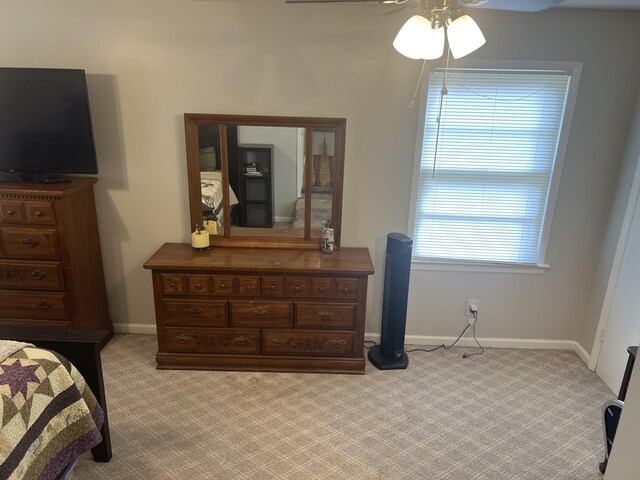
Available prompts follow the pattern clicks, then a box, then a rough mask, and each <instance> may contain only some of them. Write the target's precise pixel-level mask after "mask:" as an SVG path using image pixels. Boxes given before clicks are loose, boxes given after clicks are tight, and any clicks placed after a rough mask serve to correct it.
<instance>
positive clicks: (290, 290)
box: [286, 277, 309, 297]
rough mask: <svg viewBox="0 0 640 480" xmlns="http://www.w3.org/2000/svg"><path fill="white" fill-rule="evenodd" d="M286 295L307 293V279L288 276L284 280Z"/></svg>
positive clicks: (304, 295) (303, 295) (295, 295)
mask: <svg viewBox="0 0 640 480" xmlns="http://www.w3.org/2000/svg"><path fill="white" fill-rule="evenodd" d="M286 292H287V296H288V297H306V296H308V295H309V279H307V278H303V277H289V278H287V281H286Z"/></svg>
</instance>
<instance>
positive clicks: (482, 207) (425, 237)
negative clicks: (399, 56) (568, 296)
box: [413, 67, 577, 265]
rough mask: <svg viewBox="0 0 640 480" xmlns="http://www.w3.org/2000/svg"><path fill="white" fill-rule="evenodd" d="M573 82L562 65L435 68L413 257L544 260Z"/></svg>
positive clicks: (417, 193) (417, 194) (424, 137)
mask: <svg viewBox="0 0 640 480" xmlns="http://www.w3.org/2000/svg"><path fill="white" fill-rule="evenodd" d="M576 68H577V67H576ZM574 76H575V75H574ZM443 80H444V81H445V85H446V90H445V91H446V94H444V95H441V91H442V90H443ZM575 83H576V82H574V81H573V80H572V70H566V69H563V70H513V69H511V70H496V69H492V70H487V69H449V70H448V71H447V72H446V78H445V72H444V71H442V70H435V71H433V72H432V73H431V75H430V77H429V85H428V91H427V99H426V109H425V116H424V130H423V132H421V134H422V139H421V140H422V141H421V142H419V146H420V144H421V148H420V149H419V153H420V155H419V173H418V180H417V183H414V205H415V219H414V225H413V227H414V250H413V255H414V258H415V259H428V260H438V261H446V262H482V263H487V262H488V263H493V264H496V263H497V264H516V265H540V264H543V263H544V250H545V245H546V237H547V235H548V228H549V225H550V223H551V222H550V219H551V212H552V209H553V203H554V199H555V191H556V190H557V181H558V180H559V176H560V168H561V163H562V159H561V158H560V157H561V156H562V154H563V153H564V147H563V145H564V143H565V142H566V138H563V136H566V131H568V125H569V123H570V118H567V117H570V115H569V114H567V113H566V112H568V111H569V110H572V108H567V106H568V105H569V104H571V105H572V102H573V100H574V98H575V85H573V86H572V84H575ZM570 88H572V89H573V90H572V91H571V95H570ZM572 97H573V98H572ZM570 98H572V100H571V102H569V101H568V99H570ZM554 182H555V183H554ZM416 190H417V191H416Z"/></svg>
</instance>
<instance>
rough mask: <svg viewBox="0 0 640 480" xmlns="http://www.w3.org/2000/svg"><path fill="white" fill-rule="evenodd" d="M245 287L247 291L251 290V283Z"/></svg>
mask: <svg viewBox="0 0 640 480" xmlns="http://www.w3.org/2000/svg"><path fill="white" fill-rule="evenodd" d="M244 289H245V290H246V291H247V292H248V291H249V290H251V284H250V283H247V284H246V285H245V286H244Z"/></svg>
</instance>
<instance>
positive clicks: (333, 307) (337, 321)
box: [295, 302, 356, 328]
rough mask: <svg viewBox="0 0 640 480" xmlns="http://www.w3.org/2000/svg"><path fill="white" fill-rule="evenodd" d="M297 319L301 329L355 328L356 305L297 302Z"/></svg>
mask: <svg viewBox="0 0 640 480" xmlns="http://www.w3.org/2000/svg"><path fill="white" fill-rule="evenodd" d="M295 319H296V327H300V328H308V327H313V328H354V326H355V319H356V305H355V304H346V303H345V304H335V303H333V304H332V303H304V302H296V304H295Z"/></svg>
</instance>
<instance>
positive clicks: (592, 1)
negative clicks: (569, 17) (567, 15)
mask: <svg viewBox="0 0 640 480" xmlns="http://www.w3.org/2000/svg"><path fill="white" fill-rule="evenodd" d="M558 6H559V7H566V8H607V9H610V10H611V9H615V10H640V0H562V1H561V2H560V3H559V4H558Z"/></svg>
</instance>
